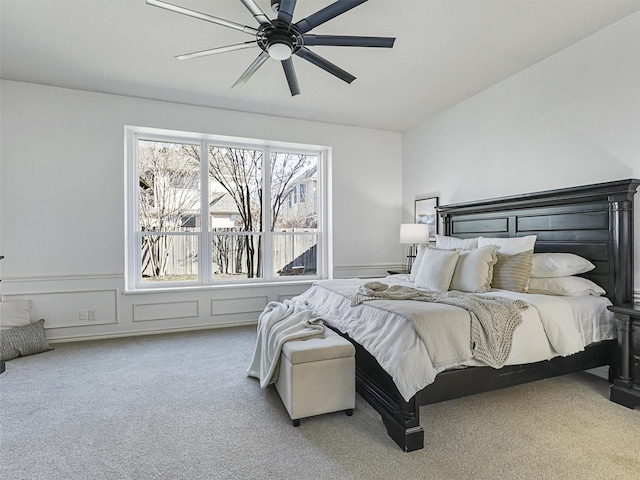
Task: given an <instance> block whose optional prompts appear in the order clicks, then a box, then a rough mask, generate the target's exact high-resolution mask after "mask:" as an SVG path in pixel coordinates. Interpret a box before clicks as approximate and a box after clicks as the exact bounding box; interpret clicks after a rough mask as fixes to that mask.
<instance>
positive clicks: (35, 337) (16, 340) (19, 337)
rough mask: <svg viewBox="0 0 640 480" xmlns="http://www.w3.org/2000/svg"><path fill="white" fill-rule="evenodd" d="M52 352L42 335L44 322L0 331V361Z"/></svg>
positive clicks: (40, 321) (39, 321)
mask: <svg viewBox="0 0 640 480" xmlns="http://www.w3.org/2000/svg"><path fill="white" fill-rule="evenodd" d="M48 350H53V348H52V347H51V346H50V345H49V343H48V342H47V338H46V337H45V334H44V320H38V321H37V322H33V323H30V324H29V325H23V326H22V327H15V328H9V329H7V330H0V360H11V359H13V358H17V357H25V356H27V355H33V354H35V353H40V352H46V351H48Z"/></svg>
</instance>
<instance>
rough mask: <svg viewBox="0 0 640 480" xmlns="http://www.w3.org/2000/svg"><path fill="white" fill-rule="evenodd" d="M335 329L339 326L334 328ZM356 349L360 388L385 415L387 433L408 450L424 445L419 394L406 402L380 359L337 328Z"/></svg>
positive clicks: (364, 395)
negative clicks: (380, 362)
mask: <svg viewBox="0 0 640 480" xmlns="http://www.w3.org/2000/svg"><path fill="white" fill-rule="evenodd" d="M334 330H335V329H334ZM335 331H336V333H338V334H339V335H341V336H342V337H344V338H346V339H347V340H349V341H350V342H351V343H352V344H353V345H354V346H355V348H356V390H357V392H358V394H360V396H361V397H362V398H364V399H365V400H366V401H367V402H368V403H369V404H370V405H371V406H372V407H373V408H374V409H375V410H376V411H377V412H378V413H379V414H380V416H381V417H382V422H383V423H384V425H385V427H386V429H387V433H388V434H389V436H390V437H391V438H392V439H393V441H394V442H396V443H397V444H398V446H399V447H400V448H401V449H402V450H404V451H405V452H412V451H414V450H419V449H421V448H423V447H424V429H423V428H422V427H421V426H420V403H419V402H418V399H417V395H414V396H413V397H412V398H411V400H410V401H408V402H407V401H406V400H405V399H404V398H403V397H402V395H401V394H400V392H399V391H398V388H397V387H396V385H395V384H394V383H393V379H392V378H391V376H390V375H389V374H388V373H387V372H385V371H384V369H383V368H382V367H381V366H380V364H379V363H378V362H377V361H376V359H375V358H374V357H373V356H372V355H371V354H370V353H369V352H367V351H366V350H365V349H364V347H362V345H360V344H359V343H357V342H354V341H353V340H352V339H351V338H350V337H349V336H348V335H346V334H344V333H342V332H340V331H338V330H335Z"/></svg>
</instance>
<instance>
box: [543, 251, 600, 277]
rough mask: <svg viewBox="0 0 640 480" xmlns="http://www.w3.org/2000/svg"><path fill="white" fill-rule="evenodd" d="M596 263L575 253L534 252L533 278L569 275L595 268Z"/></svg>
mask: <svg viewBox="0 0 640 480" xmlns="http://www.w3.org/2000/svg"><path fill="white" fill-rule="evenodd" d="M594 268H596V267H595V265H594V264H593V263H591V262H590V261H589V260H587V259H586V258H582V257H581V256H579V255H575V254H573V253H534V254H533V261H532V264H531V277H532V278H549V277H569V276H571V275H578V274H579V273H585V272H589V271H591V270H593V269H594Z"/></svg>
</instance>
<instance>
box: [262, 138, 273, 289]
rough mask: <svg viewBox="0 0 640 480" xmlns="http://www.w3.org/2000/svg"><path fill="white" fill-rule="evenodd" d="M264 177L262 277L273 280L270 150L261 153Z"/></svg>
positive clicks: (266, 149) (267, 148) (265, 149)
mask: <svg viewBox="0 0 640 480" xmlns="http://www.w3.org/2000/svg"><path fill="white" fill-rule="evenodd" d="M262 152H263V153H262V157H263V159H262V161H263V168H262V171H263V172H264V175H263V176H262V177H263V179H262V192H263V193H262V203H263V206H262V231H263V232H262V235H263V237H262V238H263V244H264V246H263V251H262V258H263V263H262V276H263V278H264V279H265V280H272V279H273V254H272V252H273V232H272V231H271V149H270V148H269V147H266V148H264V149H263V151H262Z"/></svg>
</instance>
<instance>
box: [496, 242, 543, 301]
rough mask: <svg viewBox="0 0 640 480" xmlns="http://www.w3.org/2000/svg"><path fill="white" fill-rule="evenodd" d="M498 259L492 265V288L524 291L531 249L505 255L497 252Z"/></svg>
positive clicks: (531, 254) (527, 282)
mask: <svg viewBox="0 0 640 480" xmlns="http://www.w3.org/2000/svg"><path fill="white" fill-rule="evenodd" d="M496 256H497V257H498V261H497V262H496V264H495V265H494V267H493V279H492V280H491V287H492V288H499V289H501V290H511V291H514V292H521V293H525V292H526V291H527V285H528V284H529V277H530V276H531V258H532V257H533V251H532V250H529V251H527V252H521V253H517V254H515V255H505V254H503V253H500V252H498V253H497V254H496Z"/></svg>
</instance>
